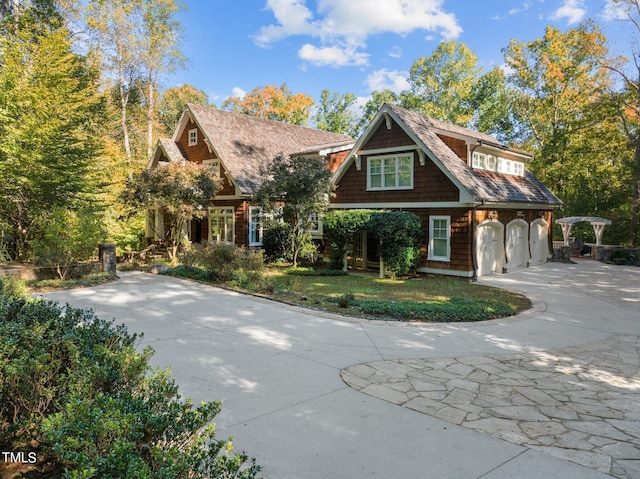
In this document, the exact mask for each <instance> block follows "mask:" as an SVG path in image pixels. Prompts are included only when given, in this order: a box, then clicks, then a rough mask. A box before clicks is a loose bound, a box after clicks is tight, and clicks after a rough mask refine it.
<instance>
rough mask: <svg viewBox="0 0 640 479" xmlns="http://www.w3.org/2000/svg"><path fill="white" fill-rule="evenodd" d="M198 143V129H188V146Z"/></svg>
mask: <svg viewBox="0 0 640 479" xmlns="http://www.w3.org/2000/svg"><path fill="white" fill-rule="evenodd" d="M197 144H198V129H197V128H194V129H193V130H189V146H195V145H197Z"/></svg>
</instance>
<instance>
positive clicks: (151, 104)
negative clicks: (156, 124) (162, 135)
mask: <svg viewBox="0 0 640 479" xmlns="http://www.w3.org/2000/svg"><path fill="white" fill-rule="evenodd" d="M154 109H155V84H154V82H153V68H152V67H149V93H148V98H147V159H148V158H151V150H152V148H153V144H152V142H153V111H154Z"/></svg>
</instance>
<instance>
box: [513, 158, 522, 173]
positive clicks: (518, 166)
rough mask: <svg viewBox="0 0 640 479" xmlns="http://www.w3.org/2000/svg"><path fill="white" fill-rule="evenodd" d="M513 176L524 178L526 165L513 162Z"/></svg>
mask: <svg viewBox="0 0 640 479" xmlns="http://www.w3.org/2000/svg"><path fill="white" fill-rule="evenodd" d="M513 174H514V175H517V176H524V163H522V162H520V161H514V162H513Z"/></svg>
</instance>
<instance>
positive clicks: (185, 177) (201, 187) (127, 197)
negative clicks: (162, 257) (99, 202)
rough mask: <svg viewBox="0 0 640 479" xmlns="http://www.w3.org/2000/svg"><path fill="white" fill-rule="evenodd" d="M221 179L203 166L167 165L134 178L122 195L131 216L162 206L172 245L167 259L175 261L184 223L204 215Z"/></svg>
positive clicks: (166, 229) (166, 232) (191, 164)
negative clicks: (142, 209)
mask: <svg viewBox="0 0 640 479" xmlns="http://www.w3.org/2000/svg"><path fill="white" fill-rule="evenodd" d="M220 187H221V185H220V178H218V177H217V176H215V175H214V173H213V171H212V170H211V169H210V168H208V167H207V166H204V165H199V164H196V163H193V162H184V163H179V162H170V163H169V164H168V165H166V166H165V165H163V166H158V167H156V168H154V169H153V170H144V171H143V172H141V173H139V174H138V175H136V176H135V177H134V178H133V179H132V180H131V181H130V182H129V184H128V185H127V189H126V190H125V191H124V192H123V194H122V195H121V199H122V201H123V202H124V203H125V204H126V205H127V206H128V207H129V208H130V211H131V213H132V214H135V213H136V212H139V210H140V209H141V208H152V207H155V206H156V205H158V204H159V205H162V211H163V213H166V216H167V217H168V221H165V223H164V226H165V239H166V240H167V242H168V243H169V245H170V246H171V248H170V249H169V256H170V258H172V259H173V258H175V257H176V254H177V252H178V247H179V245H180V243H181V241H182V232H183V231H184V229H185V227H186V225H187V222H188V221H189V220H191V219H194V218H204V217H205V216H206V215H207V208H208V206H209V201H210V200H211V199H213V198H214V197H215V195H216V192H217V191H218V190H219V189H220Z"/></svg>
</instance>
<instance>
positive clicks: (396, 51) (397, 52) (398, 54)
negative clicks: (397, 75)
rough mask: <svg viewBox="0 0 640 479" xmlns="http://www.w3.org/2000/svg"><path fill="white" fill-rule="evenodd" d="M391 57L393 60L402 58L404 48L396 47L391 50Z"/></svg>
mask: <svg viewBox="0 0 640 479" xmlns="http://www.w3.org/2000/svg"><path fill="white" fill-rule="evenodd" d="M389 56H390V57H391V58H402V48H401V47H398V46H395V47H393V48H391V50H389Z"/></svg>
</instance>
